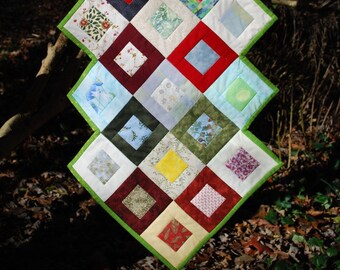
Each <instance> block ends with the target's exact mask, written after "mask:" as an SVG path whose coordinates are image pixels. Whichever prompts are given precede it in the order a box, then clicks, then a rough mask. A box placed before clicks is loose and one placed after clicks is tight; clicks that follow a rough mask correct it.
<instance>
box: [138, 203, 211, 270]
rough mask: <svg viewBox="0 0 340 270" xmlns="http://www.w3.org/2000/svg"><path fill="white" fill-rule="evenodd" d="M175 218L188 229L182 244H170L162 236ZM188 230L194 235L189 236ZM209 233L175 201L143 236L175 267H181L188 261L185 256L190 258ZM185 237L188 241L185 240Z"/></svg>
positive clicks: (182, 226)
mask: <svg viewBox="0 0 340 270" xmlns="http://www.w3.org/2000/svg"><path fill="white" fill-rule="evenodd" d="M173 220H176V221H177V222H178V223H179V224H181V225H180V227H181V228H185V230H186V234H184V235H182V236H181V238H182V241H181V242H180V244H181V245H176V246H172V245H171V244H170V245H169V241H164V240H163V239H162V238H161V237H160V235H162V233H164V231H165V230H166V229H167V228H168V227H169V224H170V225H171V223H172V222H173ZM177 228H178V227H177ZM188 232H190V233H191V234H192V235H190V236H189V237H188V238H187V236H188V234H189V233H188ZM207 235H208V232H207V231H206V230H205V229H204V228H202V226H200V225H199V224H198V223H197V222H196V221H195V220H194V219H192V218H191V217H190V216H189V215H188V214H186V213H185V212H184V211H183V210H182V209H181V207H179V206H178V205H177V204H176V203H175V202H172V203H171V204H170V205H169V206H168V207H167V208H166V209H165V210H164V212H163V213H161V214H160V215H159V216H158V217H157V219H155V221H154V222H153V223H152V224H151V225H150V226H149V227H148V228H147V229H146V230H145V231H144V232H143V233H142V234H141V237H142V238H143V239H144V240H145V241H146V242H148V243H149V245H151V246H152V247H153V248H154V249H155V250H157V252H158V253H159V254H160V255H161V256H162V257H163V258H165V260H167V261H168V262H169V263H170V264H171V265H172V266H173V267H175V268H177V269H181V268H182V267H184V264H185V263H186V259H185V258H188V256H189V255H190V254H192V253H193V252H194V250H197V249H198V248H199V247H200V246H201V243H202V241H203V240H204V238H205V237H206V236H207ZM183 236H184V237H183ZM163 238H164V237H163ZM186 238H187V239H186ZM185 239H186V241H183V240H185ZM177 244H178V243H177ZM176 249H177V250H176Z"/></svg>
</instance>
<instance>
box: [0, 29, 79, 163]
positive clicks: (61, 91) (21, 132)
mask: <svg viewBox="0 0 340 270" xmlns="http://www.w3.org/2000/svg"><path fill="white" fill-rule="evenodd" d="M69 44H70V42H69V41H68V39H67V38H66V37H65V36H64V35H63V34H60V35H59V38H58V40H57V41H56V43H55V44H54V45H51V44H49V45H48V48H47V56H46V58H45V59H44V60H43V61H42V64H41V67H40V69H39V71H38V73H37V76H36V78H35V80H34V82H33V85H32V88H31V90H30V91H29V93H28V95H27V98H26V99H25V101H24V104H23V107H22V108H21V111H19V112H18V113H17V114H16V115H14V116H13V117H11V118H10V119H9V120H7V121H6V122H5V123H4V124H3V126H2V127H1V128H0V157H5V156H7V155H8V154H9V153H10V152H11V151H12V150H13V149H14V148H15V147H16V146H18V145H19V144H20V143H21V142H23V141H24V140H25V139H26V138H27V137H28V136H29V135H31V134H32V133H33V132H34V131H36V130H37V129H39V128H40V127H41V126H42V125H43V124H45V123H46V122H48V121H49V120H50V119H52V118H53V117H55V116H56V115H57V114H59V113H60V112H62V111H63V110H64V109H65V108H66V107H67V106H69V102H68V100H67V98H66V93H67V91H68V90H69V89H70V88H71V86H72V84H73V83H74V81H75V80H76V79H77V78H78V77H79V73H80V70H79V66H81V62H82V61H83V57H84V53H82V52H78V50H77V51H76V54H75V53H74V52H71V55H70V51H68V50H66V48H67V47H68V45H69ZM74 48H75V47H73V51H74ZM66 55H67V56H68V57H66ZM65 58H68V59H70V60H69V61H68V62H67V63H65V64H63V65H61V64H60V63H61V61H62V60H64V59H65ZM61 66H62V67H63V69H62V70H60V69H61V68H60V67H61ZM56 67H58V69H57V68H56ZM77 70H78V71H79V72H77ZM46 97H47V99H46ZM39 104H40V106H38V105H39Z"/></svg>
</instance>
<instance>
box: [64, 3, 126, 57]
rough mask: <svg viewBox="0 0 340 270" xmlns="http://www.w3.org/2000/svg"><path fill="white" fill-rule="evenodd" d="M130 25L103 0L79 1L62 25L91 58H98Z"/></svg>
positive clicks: (67, 33)
mask: <svg viewBox="0 0 340 270" xmlns="http://www.w3.org/2000/svg"><path fill="white" fill-rule="evenodd" d="M127 25H128V21H127V20H126V19H125V18H124V17H123V16H122V15H121V14H119V12H118V11H117V10H116V9H114V8H113V7H112V6H111V5H107V4H106V3H105V4H103V1H101V0H92V1H89V0H85V1H83V2H81V1H79V2H78V3H77V4H76V5H75V7H74V8H73V9H72V11H71V15H70V16H69V17H66V18H65V19H64V20H63V21H62V22H61V26H62V27H64V29H65V30H66V31H67V32H66V33H65V34H66V35H67V36H68V37H69V38H70V39H72V40H75V39H76V40H77V42H79V43H80V44H81V45H82V47H84V50H85V51H86V53H87V54H89V55H90V56H91V58H94V59H98V58H100V57H101V56H102V55H103V54H104V52H105V51H106V50H107V49H108V48H109V46H110V45H111V44H112V43H113V42H114V41H115V40H116V38H117V37H118V36H119V35H120V33H121V32H122V31H123V30H124V29H125V27H126V26H127Z"/></svg>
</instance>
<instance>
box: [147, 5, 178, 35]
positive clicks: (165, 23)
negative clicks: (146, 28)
mask: <svg viewBox="0 0 340 270" xmlns="http://www.w3.org/2000/svg"><path fill="white" fill-rule="evenodd" d="M148 22H149V23H150V24H151V25H152V26H153V27H154V28H155V29H156V30H157V31H158V33H160V35H161V36H162V37H163V38H164V39H167V38H168V37H169V36H170V35H171V34H172V33H173V32H174V31H175V30H176V28H177V27H178V26H179V25H180V24H181V23H182V22H183V20H182V19H181V18H180V17H178V15H177V14H176V13H175V12H174V11H173V10H171V9H170V8H169V7H168V6H167V5H166V4H164V3H162V4H161V5H160V7H159V8H158V9H157V10H156V12H155V13H154V14H153V15H152V16H151V17H150V18H149V20H148Z"/></svg>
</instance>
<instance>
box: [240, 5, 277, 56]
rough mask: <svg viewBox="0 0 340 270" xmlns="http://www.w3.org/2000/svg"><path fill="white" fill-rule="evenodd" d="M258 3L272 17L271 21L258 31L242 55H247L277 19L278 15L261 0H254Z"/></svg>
mask: <svg viewBox="0 0 340 270" xmlns="http://www.w3.org/2000/svg"><path fill="white" fill-rule="evenodd" d="M253 1H254V2H256V4H258V5H259V6H260V7H261V8H262V10H263V11H264V12H265V13H266V14H267V15H268V16H269V17H270V18H271V20H270V21H268V22H267V24H266V25H265V26H264V27H263V28H262V30H261V31H260V32H258V33H257V34H256V35H255V36H254V37H253V38H252V39H251V40H250V41H249V43H248V45H247V46H246V47H245V48H244V49H243V50H242V51H241V52H240V56H241V55H246V54H247V53H248V51H249V50H250V49H251V47H253V46H254V44H255V43H256V42H257V41H258V40H259V39H260V38H261V37H262V36H263V35H264V34H265V33H266V32H267V31H268V29H269V28H270V27H271V26H272V25H273V24H274V23H275V22H276V21H277V19H278V18H277V16H276V15H275V14H274V13H273V12H272V11H271V10H270V9H269V8H268V7H267V6H266V5H265V4H263V3H262V1H261V0H253Z"/></svg>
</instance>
